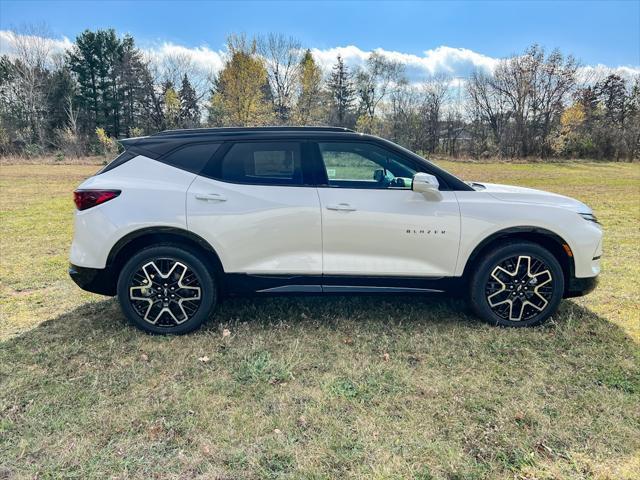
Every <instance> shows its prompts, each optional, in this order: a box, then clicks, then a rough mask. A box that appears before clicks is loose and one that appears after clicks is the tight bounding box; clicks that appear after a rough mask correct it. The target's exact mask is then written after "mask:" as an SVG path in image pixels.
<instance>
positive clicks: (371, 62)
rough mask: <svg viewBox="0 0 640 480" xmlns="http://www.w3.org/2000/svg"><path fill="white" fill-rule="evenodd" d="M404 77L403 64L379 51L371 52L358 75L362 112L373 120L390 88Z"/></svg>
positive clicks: (357, 82) (360, 108) (357, 81)
mask: <svg viewBox="0 0 640 480" xmlns="http://www.w3.org/2000/svg"><path fill="white" fill-rule="evenodd" d="M403 77H404V67H403V66H402V64H400V63H398V62H395V61H393V60H389V59H387V58H385V57H384V55H382V54H380V53H378V52H373V53H371V54H370V55H369V57H368V58H367V61H366V63H365V66H364V68H363V69H361V70H360V71H358V73H357V75H356V85H357V91H358V96H359V99H360V105H359V110H360V113H361V114H364V115H366V116H367V117H368V119H369V120H370V121H371V120H373V119H374V118H375V115H376V108H377V107H378V105H379V104H380V102H382V100H384V98H385V97H386V96H387V94H388V93H389V89H390V88H391V87H392V86H393V85H398V84H399V83H401V82H402V80H403Z"/></svg>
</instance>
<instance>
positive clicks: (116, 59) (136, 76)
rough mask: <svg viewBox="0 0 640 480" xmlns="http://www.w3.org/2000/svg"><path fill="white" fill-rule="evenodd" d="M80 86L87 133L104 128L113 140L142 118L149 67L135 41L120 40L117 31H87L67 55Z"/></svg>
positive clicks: (80, 36) (80, 100)
mask: <svg viewBox="0 0 640 480" xmlns="http://www.w3.org/2000/svg"><path fill="white" fill-rule="evenodd" d="M67 64H68V66H69V69H70V70H71V72H73V74H74V75H75V79H76V81H77V83H78V94H77V101H78V104H79V105H80V107H81V108H82V110H83V112H84V116H83V118H82V120H83V125H84V130H85V131H87V132H92V131H94V130H95V128H96V127H104V128H105V131H106V133H107V134H108V135H109V136H111V137H116V138H117V137H118V136H120V134H121V133H128V131H129V130H130V128H131V127H132V125H133V124H134V123H135V122H136V116H137V115H139V111H140V107H141V102H142V96H143V95H144V93H143V90H144V83H143V82H144V79H145V75H146V72H145V69H146V65H145V64H144V62H143V61H142V56H141V54H140V52H139V51H138V50H137V49H136V47H135V44H134V41H133V38H132V37H130V36H125V37H124V38H123V39H119V38H118V37H117V35H116V33H115V30H113V29H110V30H98V31H96V32H92V31H90V30H85V31H84V32H83V33H81V34H80V35H79V36H78V37H77V38H76V41H75V44H74V46H73V47H72V49H71V51H70V52H68V53H67Z"/></svg>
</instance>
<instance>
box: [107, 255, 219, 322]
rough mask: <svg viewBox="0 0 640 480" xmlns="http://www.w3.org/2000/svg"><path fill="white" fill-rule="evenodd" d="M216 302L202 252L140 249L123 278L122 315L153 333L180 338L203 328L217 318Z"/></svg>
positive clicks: (120, 291)
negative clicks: (215, 315)
mask: <svg viewBox="0 0 640 480" xmlns="http://www.w3.org/2000/svg"><path fill="white" fill-rule="evenodd" d="M164 275H166V277H165V276H164ZM149 282H151V283H149ZM148 285H150V286H148ZM132 297H133V298H132ZM217 298H218V292H217V285H216V281H215V277H214V275H213V272H212V271H211V269H210V267H208V266H207V264H206V263H205V262H204V261H203V260H202V259H201V258H200V256H199V255H198V254H197V253H195V252H192V251H190V250H187V249H185V248H184V247H181V246H177V245H159V246H153V247H147V248H145V249H143V250H141V251H139V252H138V253H136V254H135V255H134V256H133V257H131V259H130V260H129V261H128V262H127V263H126V264H125V266H124V267H123V269H122V270H121V272H120V276H119V277H118V300H119V302H120V307H121V308H122V311H123V313H124V314H125V316H126V317H127V319H128V320H129V321H130V322H131V323H133V324H134V325H135V326H136V327H138V328H140V329H142V330H144V331H145V332H149V333H155V334H174V335H180V334H183V333H188V332H192V331H194V330H196V329H198V328H200V326H202V324H203V323H204V322H206V321H207V320H208V319H209V317H211V315H212V314H213V311H214V309H215V306H216V302H217Z"/></svg>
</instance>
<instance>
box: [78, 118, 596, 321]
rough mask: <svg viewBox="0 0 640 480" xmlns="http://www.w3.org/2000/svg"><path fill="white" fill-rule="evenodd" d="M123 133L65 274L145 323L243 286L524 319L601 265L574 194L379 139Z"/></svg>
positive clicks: (271, 132) (196, 316)
mask: <svg viewBox="0 0 640 480" xmlns="http://www.w3.org/2000/svg"><path fill="white" fill-rule="evenodd" d="M122 144H123V145H124V147H125V149H126V150H125V151H124V153H122V154H121V155H120V156H119V157H118V158H117V159H115V160H114V161H113V162H111V163H110V164H109V165H107V166H106V167H105V168H103V169H102V170H101V171H100V172H98V173H97V174H96V175H95V176H93V177H91V178H89V179H88V180H86V181H85V182H83V183H82V185H80V187H79V189H78V190H76V191H75V192H74V195H75V203H76V205H77V207H78V210H77V212H76V217H75V236H74V239H73V245H72V247H71V267H70V274H71V277H72V278H73V279H74V280H75V282H76V283H77V284H78V285H80V286H81V287H82V288H84V289H85V290H88V291H91V292H96V293H101V294H105V295H117V296H118V298H119V300H120V304H121V306H122V310H123V311H124V313H125V315H126V316H127V317H128V318H129V319H130V320H131V321H132V322H133V323H134V324H135V325H137V326H138V327H140V328H142V329H144V330H146V331H148V332H153V333H185V332H188V331H191V330H194V329H196V328H198V327H199V326H200V325H202V323H203V322H205V321H206V320H207V319H208V318H209V317H211V316H212V314H213V311H214V307H215V305H216V303H217V301H218V299H219V298H221V297H222V296H224V295H232V294H247V293H260V294H262V293H266V294H274V293H275V294H286V293H305V294H315V293H338V294H348V293H370V292H381V293H425V292H445V291H447V292H451V293H465V294H468V298H469V301H470V304H471V306H472V307H473V309H474V311H475V312H476V313H477V315H478V316H479V317H481V318H483V319H484V320H486V321H488V322H490V323H492V324H497V325H504V326H530V325H536V324H539V323H541V322H543V321H544V320H546V319H547V318H548V317H549V316H550V315H551V314H553V313H554V312H555V310H556V308H557V307H558V304H559V303H560V300H561V299H562V298H563V297H564V298H566V297H572V296H578V295H584V294H586V293H588V292H589V291H591V290H592V289H593V288H594V287H595V285H596V277H597V275H598V273H599V271H600V255H601V251H602V250H601V245H602V243H601V242H602V229H601V227H600V225H599V224H598V222H597V221H596V218H595V217H594V215H593V213H592V211H591V209H590V208H589V207H587V206H586V205H584V204H583V203H581V202H578V201H576V200H573V199H571V198H567V197H563V196H560V195H555V194H552V193H547V192H543V191H539V190H532V189H528V188H519V187H510V186H504V185H492V184H487V183H465V182H463V181H461V180H460V179H458V178H456V177H455V176H453V175H451V174H450V173H447V172H445V171H443V170H441V169H440V168H438V167H436V166H435V165H433V164H431V163H429V162H428V161H426V160H424V159H423V158H421V157H419V156H418V155H416V154H414V153H412V152H410V151H408V150H406V149H404V148H402V147H399V146H398V145H395V144H393V143H391V142H389V141H387V140H383V139H381V138H377V137H373V136H369V135H362V134H358V133H354V132H352V131H350V130H346V129H342V128H330V127H270V128H220V129H198V130H181V131H167V132H162V133H159V134H156V135H152V136H149V137H141V138H131V139H128V140H123V141H122Z"/></svg>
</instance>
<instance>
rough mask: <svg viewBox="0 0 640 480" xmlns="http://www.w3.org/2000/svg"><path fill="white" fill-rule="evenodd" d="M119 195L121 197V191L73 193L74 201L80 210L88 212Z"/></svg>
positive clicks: (77, 191)
mask: <svg viewBox="0 0 640 480" xmlns="http://www.w3.org/2000/svg"><path fill="white" fill-rule="evenodd" d="M118 195H120V190H76V191H75V192H73V201H74V202H75V204H76V207H78V210H86V209H87V208H91V207H95V206H96V205H100V204H101V203H104V202H108V201H109V200H112V199H114V198H116V197H117V196H118Z"/></svg>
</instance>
